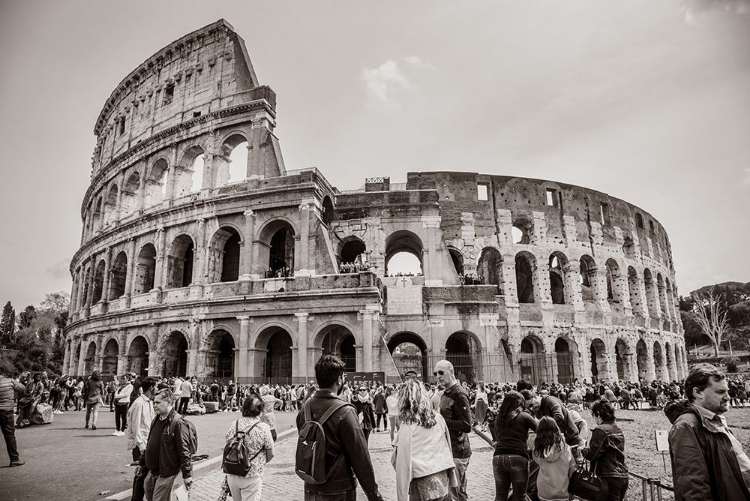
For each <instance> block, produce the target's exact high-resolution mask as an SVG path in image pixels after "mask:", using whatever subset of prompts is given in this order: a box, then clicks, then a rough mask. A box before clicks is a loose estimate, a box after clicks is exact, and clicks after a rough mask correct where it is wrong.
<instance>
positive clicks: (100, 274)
mask: <svg viewBox="0 0 750 501" xmlns="http://www.w3.org/2000/svg"><path fill="white" fill-rule="evenodd" d="M104 268H105V264H104V259H101V260H99V262H98V263H97V265H96V271H95V272H94V290H93V293H92V295H91V303H92V304H95V303H98V302H99V301H101V300H102V296H103V293H104Z"/></svg>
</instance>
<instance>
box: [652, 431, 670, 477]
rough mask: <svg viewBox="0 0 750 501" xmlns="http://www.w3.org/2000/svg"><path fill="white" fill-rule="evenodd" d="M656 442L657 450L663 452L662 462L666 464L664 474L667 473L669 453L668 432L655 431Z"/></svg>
mask: <svg viewBox="0 0 750 501" xmlns="http://www.w3.org/2000/svg"><path fill="white" fill-rule="evenodd" d="M654 440H656V450H657V451H658V452H661V460H662V463H664V473H667V459H666V457H665V456H666V453H667V452H669V435H668V432H667V430H654Z"/></svg>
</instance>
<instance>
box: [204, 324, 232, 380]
mask: <svg viewBox="0 0 750 501" xmlns="http://www.w3.org/2000/svg"><path fill="white" fill-rule="evenodd" d="M207 344H208V349H207V350H206V373H207V374H208V377H209V378H211V379H223V380H229V379H232V377H233V376H234V338H233V337H232V335H231V334H230V333H228V332H227V331H225V330H223V329H217V330H215V331H213V332H212V333H211V334H210V335H209V338H208V343H207Z"/></svg>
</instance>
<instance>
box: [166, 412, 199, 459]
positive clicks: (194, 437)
mask: <svg viewBox="0 0 750 501" xmlns="http://www.w3.org/2000/svg"><path fill="white" fill-rule="evenodd" d="M180 421H181V422H182V424H183V425H184V426H187V427H188V430H190V434H189V437H188V439H189V442H188V450H189V451H190V455H191V456H192V455H193V454H195V452H196V451H197V450H198V432H197V431H196V430H195V425H194V424H193V422H192V421H189V420H187V419H185V416H183V415H182V414H177V413H175V415H174V417H173V418H172V422H171V423H169V434H170V436H171V437H172V438H174V436H175V435H176V434H177V426H178V424H179V423H180Z"/></svg>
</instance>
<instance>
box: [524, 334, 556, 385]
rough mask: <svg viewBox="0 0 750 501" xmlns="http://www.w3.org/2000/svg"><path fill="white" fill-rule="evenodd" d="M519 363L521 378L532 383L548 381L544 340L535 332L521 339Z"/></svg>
mask: <svg viewBox="0 0 750 501" xmlns="http://www.w3.org/2000/svg"><path fill="white" fill-rule="evenodd" d="M519 364H520V369H521V370H520V371H519V372H520V376H521V379H524V380H526V381H529V382H531V383H533V384H541V383H542V382H545V381H547V382H548V381H549V377H548V370H549V364H548V363H547V354H546V352H545V348H544V342H543V341H542V340H541V339H540V338H539V337H538V336H537V335H536V334H528V335H527V336H526V337H524V338H523V339H522V340H521V353H520V354H519Z"/></svg>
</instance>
